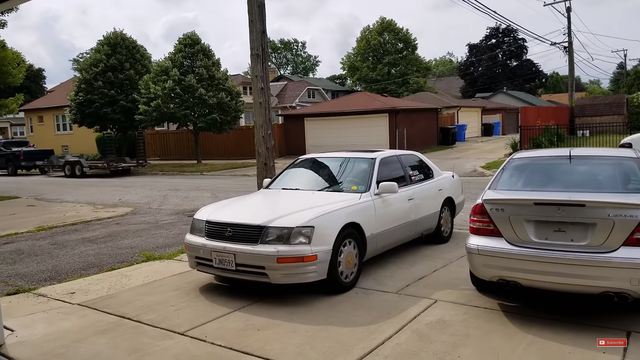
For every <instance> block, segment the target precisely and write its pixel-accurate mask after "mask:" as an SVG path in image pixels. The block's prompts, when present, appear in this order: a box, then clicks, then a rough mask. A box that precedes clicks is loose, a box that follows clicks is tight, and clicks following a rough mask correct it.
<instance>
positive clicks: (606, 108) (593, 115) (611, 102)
mask: <svg viewBox="0 0 640 360" xmlns="http://www.w3.org/2000/svg"><path fill="white" fill-rule="evenodd" d="M574 114H575V117H576V124H593V123H612V122H626V121H628V120H629V100H628V98H627V95H625V94H620V95H608V96H588V97H582V98H579V99H576V106H575V110H574Z"/></svg>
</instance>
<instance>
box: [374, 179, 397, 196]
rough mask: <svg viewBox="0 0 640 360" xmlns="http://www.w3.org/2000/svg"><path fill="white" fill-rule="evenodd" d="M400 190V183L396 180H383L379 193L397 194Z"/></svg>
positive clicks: (379, 186)
mask: <svg viewBox="0 0 640 360" xmlns="http://www.w3.org/2000/svg"><path fill="white" fill-rule="evenodd" d="M397 192H398V183H395V182H383V183H380V185H378V192H377V194H379V195H383V194H396V193H397Z"/></svg>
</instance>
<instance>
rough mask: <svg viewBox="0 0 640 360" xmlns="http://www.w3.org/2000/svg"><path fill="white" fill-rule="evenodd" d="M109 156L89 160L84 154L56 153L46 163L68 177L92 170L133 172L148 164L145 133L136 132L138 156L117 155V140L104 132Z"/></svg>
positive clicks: (76, 176) (75, 176)
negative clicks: (132, 157) (102, 158)
mask: <svg viewBox="0 0 640 360" xmlns="http://www.w3.org/2000/svg"><path fill="white" fill-rule="evenodd" d="M104 137H105V140H106V145H107V146H106V147H107V157H106V158H105V159H104V160H98V161H93V160H87V159H85V158H84V156H82V155H54V156H51V158H49V160H48V161H47V162H46V163H45V168H46V170H47V171H48V172H49V173H52V172H56V171H61V172H63V173H64V176H65V177H67V178H78V177H84V176H85V175H86V174H87V173H89V172H91V170H108V171H109V172H110V173H111V174H112V175H128V174H131V170H132V169H133V168H143V167H145V166H147V163H148V162H147V158H146V147H145V141H144V133H143V132H142V131H139V132H137V133H136V158H134V159H131V158H128V157H118V156H116V155H115V153H116V152H115V142H114V139H113V134H112V133H104Z"/></svg>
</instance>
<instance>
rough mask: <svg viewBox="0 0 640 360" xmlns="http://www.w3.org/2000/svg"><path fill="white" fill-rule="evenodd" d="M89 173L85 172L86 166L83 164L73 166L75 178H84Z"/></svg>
mask: <svg viewBox="0 0 640 360" xmlns="http://www.w3.org/2000/svg"><path fill="white" fill-rule="evenodd" d="M86 174H87V173H86V172H85V171H84V166H82V164H81V163H76V164H75V165H73V175H74V176H75V177H84V176H85V175H86Z"/></svg>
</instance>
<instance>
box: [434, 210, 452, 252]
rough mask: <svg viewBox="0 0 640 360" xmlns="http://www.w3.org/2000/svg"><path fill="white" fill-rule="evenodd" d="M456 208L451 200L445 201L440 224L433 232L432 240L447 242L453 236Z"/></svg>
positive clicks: (439, 218) (439, 219) (439, 220)
mask: <svg viewBox="0 0 640 360" xmlns="http://www.w3.org/2000/svg"><path fill="white" fill-rule="evenodd" d="M454 216H455V210H454V209H453V205H451V202H450V201H445V202H444V203H443V204H442V207H441V208H440V215H439V216H438V225H437V226H436V230H435V231H434V232H433V233H432V234H431V239H430V240H431V242H432V243H434V244H446V243H448V242H449V240H451V237H452V236H453V218H454Z"/></svg>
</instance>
